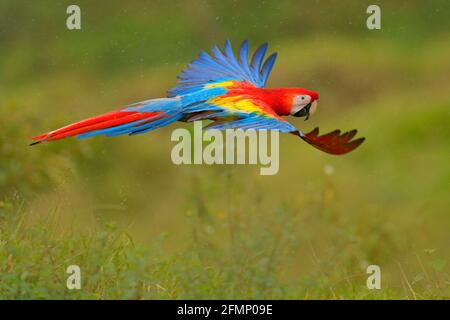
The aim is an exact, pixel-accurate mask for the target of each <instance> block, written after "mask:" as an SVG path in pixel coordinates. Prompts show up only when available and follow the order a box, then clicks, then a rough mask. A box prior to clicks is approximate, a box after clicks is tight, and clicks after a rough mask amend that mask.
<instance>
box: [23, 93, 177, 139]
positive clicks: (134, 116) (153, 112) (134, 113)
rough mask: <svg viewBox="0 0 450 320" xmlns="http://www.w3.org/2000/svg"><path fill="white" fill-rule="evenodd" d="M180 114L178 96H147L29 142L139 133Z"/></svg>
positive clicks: (174, 118) (156, 126)
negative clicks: (142, 99)
mask: <svg viewBox="0 0 450 320" xmlns="http://www.w3.org/2000/svg"><path fill="white" fill-rule="evenodd" d="M180 118H181V113H180V108H179V101H178V100H177V99H155V100H148V101H145V102H144V103H141V104H136V106H134V107H128V108H124V109H121V110H116V111H111V112H108V113H105V114H102V115H99V116H95V117H92V118H88V119H85V120H82V121H78V122H75V123H73V124H70V125H67V126H65V127H62V128H60V129H57V130H54V131H50V132H48V133H46V134H43V135H40V136H36V137H34V138H32V140H36V141H35V142H33V143H31V144H30V145H35V144H39V143H41V142H47V141H54V140H59V139H62V138H67V137H73V136H77V137H79V138H86V137H90V136H94V135H98V134H105V135H107V136H115V135H119V134H137V133H142V132H143V130H145V131H149V130H153V129H156V128H160V127H162V126H164V125H168V124H170V123H172V122H174V121H177V120H179V119H180Z"/></svg>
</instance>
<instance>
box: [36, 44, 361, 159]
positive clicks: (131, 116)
mask: <svg viewBox="0 0 450 320" xmlns="http://www.w3.org/2000/svg"><path fill="white" fill-rule="evenodd" d="M267 47H268V45H267V43H265V44H263V45H261V46H260V47H259V48H258V49H257V50H256V51H255V53H254V55H253V57H252V59H251V61H249V60H248V55H249V44H248V41H244V42H243V43H242V45H241V47H240V49H239V58H238V59H237V58H236V57H235V55H234V53H233V50H232V47H231V43H230V41H226V42H225V47H224V50H223V51H222V50H220V49H219V48H218V47H217V46H213V48H212V54H208V53H206V52H204V51H202V52H201V53H200V55H199V57H198V58H197V59H195V60H194V61H192V62H191V63H190V64H189V65H188V66H187V68H186V69H185V70H184V71H183V72H182V73H181V75H179V76H178V78H179V81H178V86H176V87H175V88H172V89H171V90H169V92H168V97H167V98H161V99H150V100H146V101H142V102H138V103H135V104H133V105H130V106H127V107H125V108H122V109H120V110H116V111H111V112H109V113H106V114H103V115H99V116H96V117H92V118H89V119H86V120H82V121H79V122H76V123H73V124H70V125H68V126H65V127H62V128H60V129H57V130H54V131H50V132H48V133H46V134H43V135H41V136H37V137H34V138H33V140H36V141H35V142H33V143H32V144H31V145H34V144H38V143H41V142H46V141H53V140H58V139H61V138H66V137H72V136H77V137H79V138H85V137H91V136H95V135H98V134H104V135H106V136H116V135H121V134H129V135H135V134H140V133H145V132H147V131H150V130H154V129H157V128H160V127H164V126H166V125H168V124H170V123H172V122H175V121H185V122H186V121H187V122H192V121H198V120H212V121H213V122H212V123H211V124H209V125H207V126H206V129H219V130H223V129H228V128H242V129H256V130H279V131H281V132H288V133H291V134H294V135H297V136H299V137H300V138H302V139H303V140H305V141H306V142H308V143H309V144H311V145H313V146H314V147H316V148H317V149H319V150H322V151H324V152H327V153H330V154H345V153H347V152H350V151H352V150H353V149H355V148H356V147H358V146H359V145H360V144H361V143H362V142H363V141H364V138H359V139H356V140H352V138H353V137H354V136H355V134H356V130H351V131H349V132H345V133H343V134H340V130H335V131H333V132H330V133H328V134H325V135H322V136H319V129H318V128H315V129H314V130H313V131H311V132H309V133H303V132H302V131H300V130H299V129H297V128H295V127H294V126H293V125H291V124H290V123H289V122H287V121H286V120H285V119H284V118H282V116H288V115H292V116H294V117H305V120H307V119H308V118H309V115H310V113H313V112H314V111H315V109H316V107H317V100H318V99H319V95H318V93H317V92H314V91H310V90H307V89H303V88H276V89H269V88H265V85H266V82H267V79H268V77H269V74H270V71H271V70H272V67H273V65H274V63H275V59H276V57H277V54H276V53H273V54H272V55H270V56H269V57H268V58H267V59H266V60H265V61H264V56H265V54H266V51H267ZM263 61H264V63H263Z"/></svg>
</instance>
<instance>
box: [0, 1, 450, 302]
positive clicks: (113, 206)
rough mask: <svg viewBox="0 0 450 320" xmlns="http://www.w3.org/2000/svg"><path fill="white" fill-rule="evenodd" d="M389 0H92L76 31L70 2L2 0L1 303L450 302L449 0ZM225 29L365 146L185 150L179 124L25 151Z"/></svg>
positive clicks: (124, 98)
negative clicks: (376, 15)
mask: <svg viewBox="0 0 450 320" xmlns="http://www.w3.org/2000/svg"><path fill="white" fill-rule="evenodd" d="M375 2H376V3H375ZM375 2H373V1H348V0H347V1H319V0H316V1H275V0H270V1H268V0H267V1H211V0H209V1H108V2H94V1H81V0H78V1H76V4H77V5H79V6H80V7H81V14H82V18H81V19H82V20H81V26H82V29H81V30H72V31H70V30H67V28H66V19H67V16H68V15H67V14H66V8H67V6H68V5H70V4H74V2H73V1H58V2H56V1H39V2H37V1H36V2H26V1H21V2H19V1H12V0H8V1H6V0H2V1H0V70H1V72H0V110H1V117H0V127H1V132H2V134H1V136H0V298H2V299H14V298H16V299H17V298H44V299H45V298H65V299H72V298H74V299H75V298H84V299H109V298H137V299H158V298H163V299H176V298H192V299H195V298H201V299H207V298H235V299H236V298H249V299H252V298H260V299H266V298H277V299H314V298H318V299H333V298H337V299H354V298H360V299H371V298H375V299H387V298H398V299H423V298H431V299H442V298H446V299H448V298H450V267H449V259H450V250H449V243H450V232H449V230H450V210H449V209H450V200H449V199H450V194H449V193H450V186H449V182H450V165H449V160H450V144H449V141H450V113H449V107H450V91H449V84H450V59H449V57H450V2H449V1H446V0H436V1H433V2H430V1H418V0H410V1H375ZM370 4H378V5H380V7H381V18H382V29H381V30H373V31H371V30H368V29H367V28H366V19H367V17H368V14H366V8H367V7H368V6H369V5H370ZM227 38H229V39H231V40H232V42H233V43H234V46H235V47H237V46H238V44H239V43H240V42H241V41H242V40H244V39H249V40H250V43H251V44H252V45H253V46H256V45H259V44H260V43H262V42H264V41H268V42H269V44H270V49H271V50H272V51H277V52H278V53H279V58H278V61H277V63H276V65H275V67H274V70H273V72H272V75H271V78H270V80H269V86H273V87H305V88H309V89H312V90H315V91H318V92H319V93H320V97H321V99H320V103H319V109H318V112H317V113H316V114H315V115H314V116H313V117H312V118H311V119H310V120H309V121H308V122H303V121H302V120H300V119H290V121H291V122H292V123H293V124H294V125H296V126H298V127H299V128H301V129H304V130H309V129H311V128H313V127H315V126H316V125H320V127H321V130H322V132H327V131H331V130H333V129H336V128H341V129H347V130H348V129H352V128H357V129H359V132H360V135H362V136H365V137H366V138H367V140H366V142H365V143H364V144H363V145H362V146H361V147H360V148H359V149H358V150H356V151H355V152H353V153H351V154H348V155H346V156H342V157H333V156H330V155H327V154H324V153H321V152H319V151H317V150H315V149H313V148H311V147H310V146H308V145H307V144H305V143H302V142H300V141H298V139H296V138H295V137H293V136H290V135H286V136H282V138H281V141H280V148H281V149H280V150H281V154H280V171H279V173H278V174H277V175H275V176H260V175H259V168H258V167H257V166H242V165H240V166H226V165H223V166H206V165H205V166H199V165H197V166H194V165H192V166H188V165H184V166H176V165H174V164H172V162H171V160H170V152H171V149H172V147H173V146H174V144H175V143H174V142H171V141H170V134H171V131H172V130H173V129H174V128H175V127H177V126H178V125H172V126H170V127H167V128H164V129H161V130H157V131H155V132H151V133H149V134H146V135H138V136H134V137H127V136H125V137H117V138H114V139H107V138H104V137H95V138H92V139H88V140H77V139H69V140H63V141H57V142H54V143H51V144H50V143H49V144H43V145H39V146H36V147H33V148H30V147H28V143H29V142H30V137H32V136H34V135H37V134H41V133H43V132H46V131H48V130H51V129H55V128H57V127H60V126H62V125H65V124H67V123H70V122H73V121H75V120H79V119H83V118H86V117H89V116H92V115H95V114H97V113H102V112H106V111H110V110H112V109H116V108H119V107H121V106H123V105H126V104H129V103H132V102H136V101H140V100H144V99H148V98H156V97H163V96H165V94H166V90H167V89H169V88H170V87H172V86H174V85H175V82H176V75H177V74H178V73H179V72H180V71H181V70H182V69H183V68H184V66H185V65H186V64H187V63H188V62H190V61H191V60H192V59H193V58H195V56H196V55H197V54H198V52H199V51H200V50H205V49H206V50H207V49H209V48H210V47H211V45H212V44H214V43H218V44H222V43H223V42H224V41H225V39H227ZM183 126H185V127H189V126H186V125H183ZM71 264H76V265H79V266H80V267H81V272H82V288H81V290H73V291H70V290H68V289H67V288H66V278H67V276H68V275H67V274H66V273H65V270H66V268H67V266H69V265H71ZM371 264H375V265H379V266H380V268H381V271H382V289H381V290H368V289H367V287H366V279H367V276H368V275H367V274H366V267H367V266H368V265H371Z"/></svg>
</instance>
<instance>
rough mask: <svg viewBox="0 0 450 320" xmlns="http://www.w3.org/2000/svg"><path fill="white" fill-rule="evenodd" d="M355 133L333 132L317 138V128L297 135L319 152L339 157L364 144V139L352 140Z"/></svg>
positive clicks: (353, 131) (352, 131)
mask: <svg viewBox="0 0 450 320" xmlns="http://www.w3.org/2000/svg"><path fill="white" fill-rule="evenodd" d="M356 132H357V131H356V130H351V131H348V132H344V133H343V134H341V131H340V130H334V131H332V132H330V133H327V134H324V135H321V136H319V128H315V129H314V130H313V131H311V132H308V133H301V132H300V133H299V134H297V135H299V136H300V138H302V139H303V140H305V141H306V142H308V143H309V144H310V145H312V146H314V147H316V148H317V149H319V150H321V151H324V152H326V153H330V154H335V155H340V154H345V153H348V152H350V151H352V150H354V149H356V148H357V147H358V146H359V145H360V144H361V143H363V142H364V140H365V138H358V139H355V140H352V139H353V137H354V136H355V135H356Z"/></svg>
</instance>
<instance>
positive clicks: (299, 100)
mask: <svg viewBox="0 0 450 320" xmlns="http://www.w3.org/2000/svg"><path fill="white" fill-rule="evenodd" d="M310 102H311V97H310V96H308V95H306V94H304V95H300V96H296V97H295V98H294V101H293V103H292V109H291V114H295V113H297V112H298V111H300V110H301V109H302V108H303V107H305V106H306V105H308V104H309V103H310Z"/></svg>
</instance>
